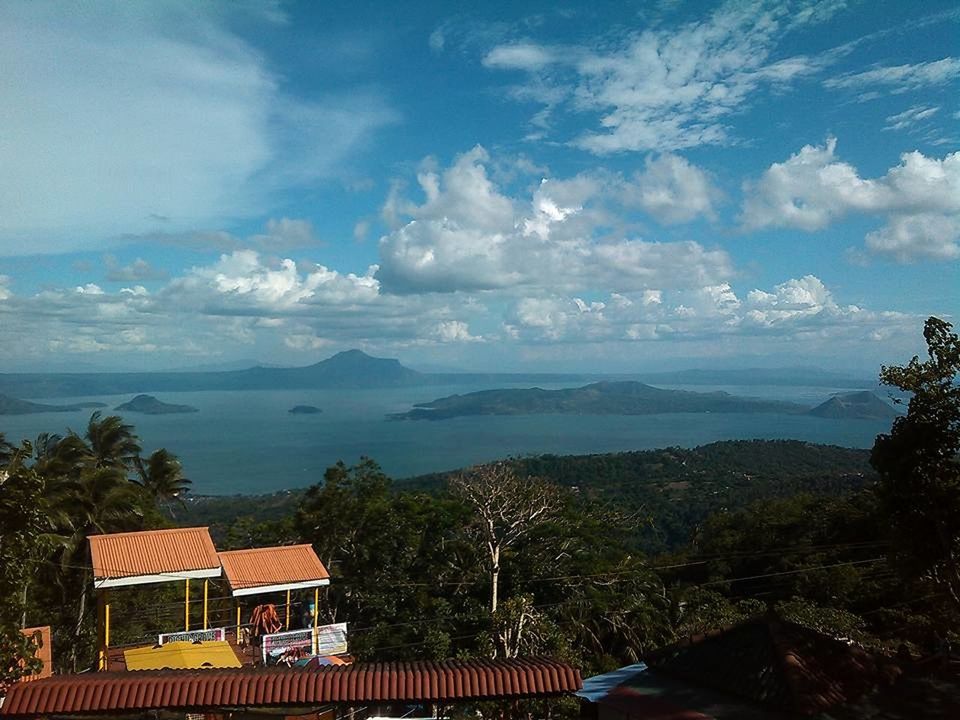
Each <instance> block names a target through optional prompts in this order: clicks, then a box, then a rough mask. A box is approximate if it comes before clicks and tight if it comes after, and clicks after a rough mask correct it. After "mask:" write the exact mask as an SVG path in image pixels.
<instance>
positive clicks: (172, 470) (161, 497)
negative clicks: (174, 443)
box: [134, 448, 192, 516]
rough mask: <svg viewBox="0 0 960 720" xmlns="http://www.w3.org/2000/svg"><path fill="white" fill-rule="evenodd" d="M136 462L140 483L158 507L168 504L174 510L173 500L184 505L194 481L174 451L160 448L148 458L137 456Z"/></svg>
mask: <svg viewBox="0 0 960 720" xmlns="http://www.w3.org/2000/svg"><path fill="white" fill-rule="evenodd" d="M134 464H135V465H136V468H137V474H138V475H139V476H140V481H139V484H140V485H141V487H143V489H144V490H145V491H146V493H147V495H149V496H150V497H151V498H153V500H154V502H156V503H157V505H158V507H164V506H166V507H167V508H169V509H170V510H171V512H170V514H171V516H172V515H173V510H172V508H170V505H171V504H172V503H173V502H179V503H180V505H181V506H182V505H183V494H184V493H186V492H187V491H188V490H189V489H190V485H191V484H192V482H191V481H190V480H188V479H187V478H186V477H184V475H183V466H182V465H181V464H180V460H179V459H178V458H177V456H176V455H174V454H173V453H172V452H170V451H169V450H167V449H165V448H160V449H159V450H156V451H155V452H153V453H152V454H151V455H150V457H148V458H147V459H146V460H144V459H143V458H141V457H140V456H137V457H136V459H135V461H134Z"/></svg>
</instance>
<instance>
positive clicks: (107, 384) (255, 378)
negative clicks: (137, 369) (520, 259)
mask: <svg viewBox="0 0 960 720" xmlns="http://www.w3.org/2000/svg"><path fill="white" fill-rule="evenodd" d="M429 382H431V379H430V376H427V375H423V374H421V373H418V372H416V371H415V370H411V369H410V368H407V367H404V366H403V365H401V364H400V361H399V360H394V359H387V358H376V357H371V356H370V355H367V354H366V353H364V352H361V351H360V350H347V351H346V352H341V353H337V354H336V355H334V356H333V357H330V358H327V359H326V360H322V361H321V362H318V363H315V364H314V365H308V366H306V367H296V368H274V367H262V366H258V367H253V368H247V369H246V370H230V371H224V372H152V373H55V374H47V373H16V374H0V392H6V393H9V394H11V395H20V396H27V397H58V396H60V397H73V396H77V395H124V394H126V393H139V392H194V391H197V390H299V389H314V388H381V387H399V386H406V385H422V384H428V383H429Z"/></svg>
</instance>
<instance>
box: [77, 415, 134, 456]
mask: <svg viewBox="0 0 960 720" xmlns="http://www.w3.org/2000/svg"><path fill="white" fill-rule="evenodd" d="M87 441H88V442H89V443H90V451H91V453H92V455H93V460H94V464H95V465H96V467H98V468H106V467H114V468H120V467H123V468H130V467H133V466H134V464H135V462H136V458H137V457H138V456H139V455H140V449H141V448H140V441H139V440H138V438H137V436H136V434H134V432H133V426H132V425H126V424H125V423H124V422H123V418H121V417H118V416H116V415H109V416H108V417H105V418H102V419H101V417H100V412H99V411H98V412H95V413H93V415H91V416H90V422H89V423H88V424H87Z"/></svg>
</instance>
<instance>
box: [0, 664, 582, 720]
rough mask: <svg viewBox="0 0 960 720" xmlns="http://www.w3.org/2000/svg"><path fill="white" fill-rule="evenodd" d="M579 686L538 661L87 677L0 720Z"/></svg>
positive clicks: (51, 682) (8, 705)
mask: <svg viewBox="0 0 960 720" xmlns="http://www.w3.org/2000/svg"><path fill="white" fill-rule="evenodd" d="M581 685H582V683H581V679H580V672H579V671H578V670H576V669H574V668H573V667H571V666H570V665H567V664H566V663H561V662H556V661H553V660H547V659H540V658H531V659H521V658H516V659H510V660H446V661H443V662H397V663H359V664H355V665H340V666H322V667H317V668H309V669H302V668H269V669H261V670H252V669H246V668H245V669H239V670H163V671H141V672H122V673H113V672H109V673H89V674H81V675H58V676H54V677H52V678H47V679H45V680H38V681H36V682H32V683H25V684H22V685H17V686H14V687H13V688H12V689H11V690H10V692H9V693H8V694H7V697H6V700H5V701H4V703H3V706H2V707H0V716H2V717H34V716H37V715H52V714H68V715H98V714H102V713H130V712H133V711H136V712H141V711H145V710H153V709H165V710H172V711H185V710H213V709H217V708H237V707H247V708H249V707H263V708H269V707H276V708H289V707H315V706H318V705H329V704H366V703H393V702H405V703H421V702H439V703H452V702H468V701H478V700H495V699H514V698H516V699H520V698H530V697H547V696H554V695H562V694H567V693H572V692H575V691H576V690H579V689H580V687H581Z"/></svg>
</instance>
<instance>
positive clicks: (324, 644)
mask: <svg viewBox="0 0 960 720" xmlns="http://www.w3.org/2000/svg"><path fill="white" fill-rule="evenodd" d="M345 652H347V624H346V623H337V624H336V625H321V626H320V627H318V628H317V655H343V654H344V653H345Z"/></svg>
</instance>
